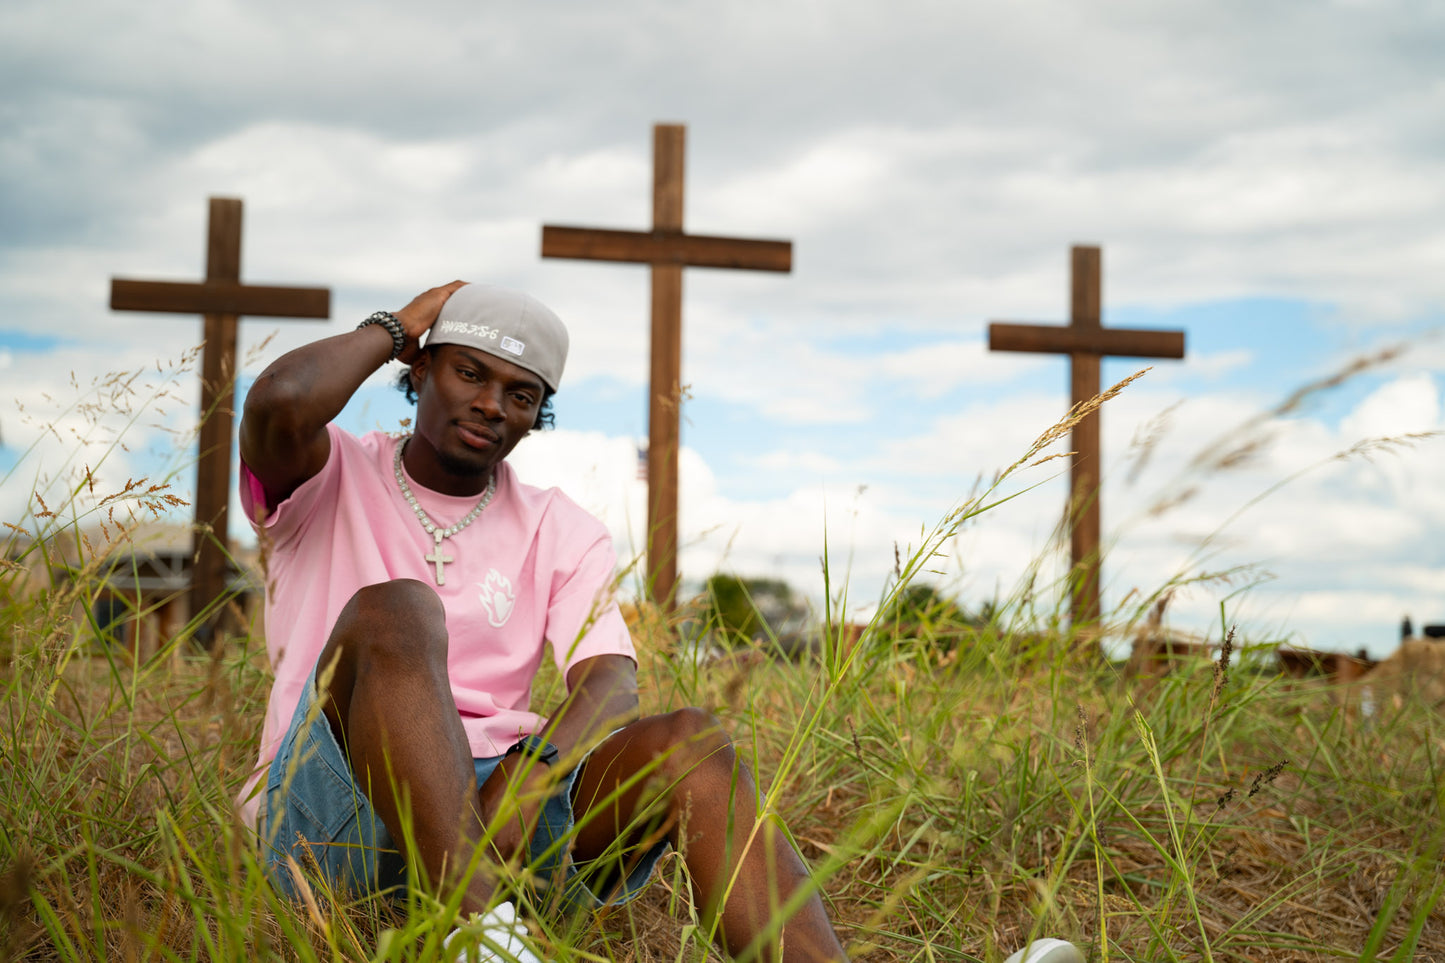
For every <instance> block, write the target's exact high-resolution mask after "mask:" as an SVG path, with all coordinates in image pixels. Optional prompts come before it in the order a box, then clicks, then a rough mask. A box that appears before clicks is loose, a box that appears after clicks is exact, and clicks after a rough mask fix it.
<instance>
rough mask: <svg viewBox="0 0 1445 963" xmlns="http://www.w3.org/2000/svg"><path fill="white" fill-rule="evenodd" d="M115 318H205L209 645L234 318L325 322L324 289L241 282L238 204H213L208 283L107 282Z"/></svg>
mask: <svg viewBox="0 0 1445 963" xmlns="http://www.w3.org/2000/svg"><path fill="white" fill-rule="evenodd" d="M110 307H111V310H113V311H158V312H168V313H178V314H201V315H204V317H205V348H204V350H203V352H202V355H201V433H200V456H199V458H198V460H197V462H196V520H195V534H194V536H193V538H194V556H195V568H194V570H193V572H192V576H191V598H190V607H191V613H190V614H191V618H193V619H194V618H196V617H198V616H202V615H205V614H206V613H210V616H209V617H208V618H206V619H205V620H204V621H203V622H202V624H201V626H200V633H199V634H200V637H201V638H202V639H203V641H208V642H209V640H210V637H211V634H212V632H213V630H214V616H215V614H216V613H215V611H214V609H215V604H216V601H217V600H218V599H220V598H221V597H222V595H223V594H224V593H225V590H226V563H227V558H228V557H229V555H230V552H229V550H228V539H227V525H228V523H229V518H228V512H227V506H228V505H229V504H230V497H229V496H230V486H231V442H232V437H233V431H232V421H233V416H234V412H235V408H236V329H237V323H238V317H239V315H243V314H246V315H260V316H266V317H290V318H316V319H322V320H324V319H326V318H328V317H329V316H330V315H331V291H330V289H329V288H287V287H267V286H263V285H249V284H242V283H241V201H240V200H239V199H238V198H229V197H213V198H211V199H210V216H209V220H208V223H207V227H206V279H205V280H204V281H201V282H173V281H136V280H129V279H125V278H112V279H111V288H110Z"/></svg>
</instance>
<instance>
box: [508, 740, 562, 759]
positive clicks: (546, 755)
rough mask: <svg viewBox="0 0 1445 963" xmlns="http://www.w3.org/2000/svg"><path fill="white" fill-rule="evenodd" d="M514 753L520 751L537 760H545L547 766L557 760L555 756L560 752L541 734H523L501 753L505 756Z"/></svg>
mask: <svg viewBox="0 0 1445 963" xmlns="http://www.w3.org/2000/svg"><path fill="white" fill-rule="evenodd" d="M516 753H521V754H522V755H524V756H527V757H528V758H531V759H536V760H537V761H539V762H545V763H546V764H547V765H549V766H550V765H552V764H553V763H554V762H556V761H557V756H558V755H559V754H560V753H558V751H557V747H556V746H554V745H552V744H551V743H550V742H548V741H547V740H546V739H543V738H542V737H541V736H523V737H522V738H520V739H518V740H517V741H516V742H515V743H514V744H513V745H511V746H510V747H508V749H507V751H506V752H504V753H502V755H503V756H504V757H505V756H510V755H514V754H516Z"/></svg>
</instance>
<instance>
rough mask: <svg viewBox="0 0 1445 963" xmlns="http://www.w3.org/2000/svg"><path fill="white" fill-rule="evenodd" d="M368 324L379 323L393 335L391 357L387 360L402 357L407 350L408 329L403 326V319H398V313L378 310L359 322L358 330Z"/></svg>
mask: <svg viewBox="0 0 1445 963" xmlns="http://www.w3.org/2000/svg"><path fill="white" fill-rule="evenodd" d="M368 324H379V325H381V326H382V327H383V328H385V329H386V333H387V334H389V335H391V357H390V358H387V359H386V360H388V361H395V360H396V359H397V358H399V357H401V353H402V351H404V350H406V331H405V330H404V329H403V328H402V326H401V321H399V320H398V319H397V317H396V315H394V314H392V313H391V312H390V311H378V312H376V313H375V314H373V315H372V316H371V317H369V318H367V319H366V320H365V321H363V322H361V323H360V324H358V325H357V326H356V330H358V331H360V330H361V329H362V328H364V327H366V326H367V325H368Z"/></svg>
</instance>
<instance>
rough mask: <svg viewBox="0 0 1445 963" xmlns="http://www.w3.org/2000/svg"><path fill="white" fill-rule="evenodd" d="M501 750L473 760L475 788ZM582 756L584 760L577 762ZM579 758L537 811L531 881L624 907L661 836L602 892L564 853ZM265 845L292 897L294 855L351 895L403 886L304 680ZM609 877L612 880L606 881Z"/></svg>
mask: <svg viewBox="0 0 1445 963" xmlns="http://www.w3.org/2000/svg"><path fill="white" fill-rule="evenodd" d="M502 759H503V757H502V756H492V757H489V758H485V759H473V760H472V765H473V768H474V769H475V770H476V778H477V785H478V786H479V787H480V786H481V785H482V783H483V782H485V781H486V779H487V777H488V776H490V775H491V774H492V771H493V770H494V769H496V768H497V765H498V763H500V762H501V761H502ZM586 761H587V760H586V758H585V757H584V758H583V760H582V763H585V762H586ZM580 768H581V764H579V765H578V766H577V767H576V768H574V769H572V770H571V771H570V772H568V773H567V774H566V775H565V776H563V777H562V778H561V779H560V780H558V783H557V787H556V791H555V792H554V793H553V795H552V796H551V797H550V798H548V800H547V802H546V803H545V804H544V805H543V807H542V813H541V815H540V817H539V818H538V820H537V828H536V830H535V831H534V832H533V834H532V839H531V840H530V843H529V851H528V858H529V868H530V870H531V873H532V878H533V879H534V881H536V882H537V883H540V884H541V885H542V886H543V887H545V888H547V889H548V890H550V891H551V892H549V893H548V894H547V895H548V897H549V898H556V899H558V900H559V901H560V903H561V905H563V906H565V907H567V908H572V909H578V908H586V907H591V908H595V907H598V906H604V905H608V904H619V903H625V902H627V901H628V900H630V899H632V898H633V897H635V896H636V895H637V894H638V893H640V892H641V891H642V890H643V888H644V887H645V886H646V885H647V881H648V879H649V878H650V877H651V875H652V870H653V868H654V867H655V866H656V864H657V861H658V859H659V858H661V856H662V854H663V853H664V852H666V850H667V847H668V843H667V842H666V840H663V841H660V842H657V843H655V844H653V845H652V846H651V847H650V848H649V849H648V850H647V851H646V852H645V853H643V854H641V858H640V859H638V860H637V861H636V862H633V861H632V860H629V868H628V871H627V873H626V874H625V876H624V875H621V874H614V875H613V876H612V877H610V880H611V881H610V882H609V883H608V884H607V885H606V886H605V888H604V893H603V894H602V895H599V894H598V893H597V892H594V889H596V888H599V887H598V886H597V884H596V882H595V880H594V875H595V874H594V873H592V872H590V870H592V869H594V867H587V866H579V865H577V864H575V863H574V862H573V860H572V859H571V858H570V854H569V852H568V850H569V848H570V841H571V839H572V835H573V831H574V825H575V824H574V818H573V813H572V785H573V783H574V782H575V781H576V779H577V772H578V770H579V769H580ZM262 813H263V816H262V820H261V825H260V826H259V827H258V828H259V829H260V833H261V842H262V848H263V850H264V852H265V857H266V869H267V872H268V874H269V875H270V877H271V880H272V883H273V884H274V885H275V886H276V888H277V890H278V891H280V892H281V893H284V894H285V895H287V896H289V897H291V898H293V899H295V898H297V896H298V890H297V887H296V881H295V878H294V875H293V874H294V870H293V869H292V868H291V866H290V865H289V864H288V862H287V859H286V857H287V856H288V855H289V856H291V857H292V858H293V859H294V860H295V862H296V864H297V865H298V866H299V867H301V869H302V872H303V873H307V872H311V873H315V874H316V875H318V876H320V877H323V878H324V879H325V880H326V881H327V883H329V884H330V885H331V886H332V887H333V888H334V889H342V888H344V889H347V890H350V891H351V892H354V893H365V892H381V891H388V890H396V891H398V892H400V891H402V889H403V888H404V887H405V885H406V865H405V863H404V862H403V860H402V856H401V852H400V850H399V848H398V847H397V845H396V842H395V840H393V839H392V836H391V832H390V831H389V830H388V829H387V828H386V825H385V824H384V823H383V822H382V821H381V818H380V817H379V816H377V815H376V812H375V810H373V809H372V807H371V801H370V800H368V799H367V798H366V794H365V793H364V792H363V791H362V789H361V787H360V786H359V785H358V784H357V782H356V779H355V778H354V777H353V776H352V773H351V766H350V764H349V763H348V762H347V760H346V756H345V754H344V753H343V752H342V751H341V747H340V746H339V745H337V742H336V736H335V735H334V734H333V733H332V731H331V725H330V723H329V722H328V721H327V719H326V716H325V715H324V714H323V713H322V711H321V706H320V705H319V704H318V702H317V698H316V684H315V682H314V681H310V682H308V683H307V685H306V687H305V690H304V691H303V693H302V695H301V701H300V702H299V703H298V704H297V706H296V712H295V714H294V715H293V716H292V717H291V724H290V726H289V727H287V729H286V735H285V736H284V737H283V738H282V740H281V745H280V747H279V748H278V749H277V751H276V758H275V759H273V760H272V761H271V767H270V769H269V770H268V772H267V776H266V795H265V802H264V805H263V808H262ZM602 878H609V877H602Z"/></svg>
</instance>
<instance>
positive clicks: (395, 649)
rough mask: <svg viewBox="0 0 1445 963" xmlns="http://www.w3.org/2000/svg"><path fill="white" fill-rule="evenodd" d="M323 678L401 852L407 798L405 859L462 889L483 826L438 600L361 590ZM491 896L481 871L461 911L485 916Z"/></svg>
mask: <svg viewBox="0 0 1445 963" xmlns="http://www.w3.org/2000/svg"><path fill="white" fill-rule="evenodd" d="M328 672H329V673H330V676H329V679H328ZM316 676H317V682H318V685H321V689H320V692H321V695H322V696H323V699H322V705H323V711H324V712H325V714H326V718H327V721H328V722H330V724H331V730H332V732H333V733H334V734H335V735H336V740H337V742H338V743H339V744H340V745H341V747H342V749H343V751H344V752H345V753H346V755H347V759H348V761H349V762H350V764H351V771H352V773H353V774H354V775H355V778H356V781H357V784H358V785H359V786H361V788H362V790H363V791H364V792H365V793H366V794H367V798H369V799H370V800H371V805H372V807H373V808H374V809H375V810H376V814H377V815H378V816H380V817H381V821H382V822H383V823H385V824H386V827H387V829H389V830H390V831H391V835H392V838H393V839H394V840H396V842H397V845H399V846H404V845H405V841H404V837H403V834H402V831H401V812H402V809H403V802H402V800H401V799H400V798H398V794H399V793H405V796H406V801H405V808H407V809H408V810H409V812H410V818H411V830H412V836H413V839H414V846H415V848H414V849H412V850H410V851H406V852H404V855H405V857H406V858H407V860H408V862H412V861H415V862H419V863H420V864H421V868H422V869H424V870H425V872H426V876H427V878H428V879H429V880H430V881H431V883H432V884H433V885H437V886H442V887H449V886H451V885H455V883H456V882H457V881H458V877H459V876H460V874H461V873H462V872H464V871H465V869H466V866H467V861H468V860H469V859H470V858H471V855H472V853H473V852H475V851H476V847H477V845H478V844H479V842H480V840H481V835H482V823H481V822H480V820H479V819H478V815H477V785H476V775H475V770H474V769H473V766H472V752H471V747H470V746H469V744H468V742H467V738H466V732H465V731H464V730H463V729H462V725H461V721H460V718H459V716H458V714H457V707H456V702H455V701H454V700H453V699H452V692H451V685H450V683H449V681H448V679H447V630H446V617H445V612H444V611H443V609H442V604H441V600H440V599H438V598H437V595H436V593H435V592H433V591H432V590H431V588H430V587H428V586H427V585H425V584H424V583H422V582H416V581H412V580H409V579H407V580H398V581H394V582H386V583H382V584H379V585H372V586H368V587H366V588H364V589H362V590H361V591H359V592H357V593H356V595H355V596H353V597H352V599H351V601H350V602H348V603H347V605H346V607H345V608H344V609H342V611H341V615H340V616H339V617H338V618H337V620H336V626H335V628H334V629H333V630H332V633H331V637H330V638H329V639H328V640H327V642H326V647H325V648H324V649H323V650H322V652H321V657H320V659H319V660H318V662H317V665H316ZM323 682H324V683H325V684H324V685H322V683H323ZM393 787H395V789H393ZM492 890H493V883H492V880H491V879H490V878H488V874H487V873H485V872H483V873H474V874H473V875H472V878H471V879H470V880H469V881H468V882H467V888H466V891H465V893H464V894H463V898H462V906H461V908H462V911H463V912H464V913H470V912H480V911H481V910H483V909H485V908H486V905H487V902H488V901H489V900H490V899H491V896H492Z"/></svg>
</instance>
